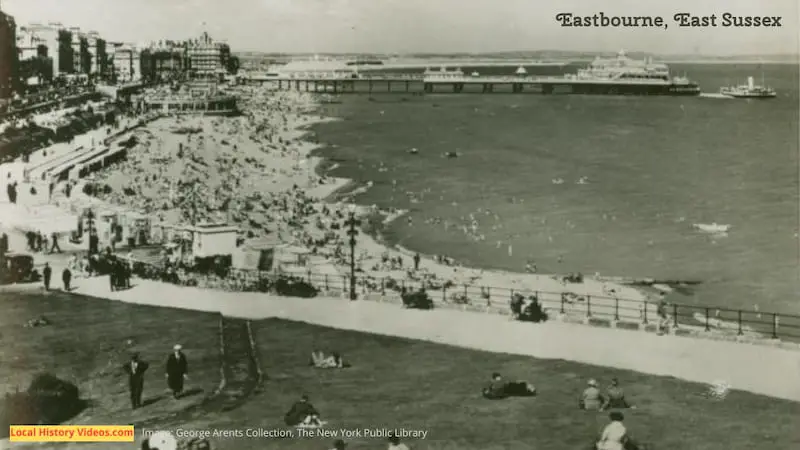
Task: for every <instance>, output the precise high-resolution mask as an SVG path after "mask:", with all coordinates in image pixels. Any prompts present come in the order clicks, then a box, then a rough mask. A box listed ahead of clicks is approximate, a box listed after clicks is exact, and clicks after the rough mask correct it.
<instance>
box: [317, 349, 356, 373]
mask: <svg viewBox="0 0 800 450" xmlns="http://www.w3.org/2000/svg"><path fill="white" fill-rule="evenodd" d="M311 365H312V366H314V367H316V368H318V369H344V368H345V367H350V365H349V364H347V363H345V362H344V359H342V355H340V354H339V353H336V352H333V353H331V355H330V356H327V357H326V356H325V353H323V352H311Z"/></svg>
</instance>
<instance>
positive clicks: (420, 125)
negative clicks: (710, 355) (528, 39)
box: [313, 64, 800, 314]
mask: <svg viewBox="0 0 800 450" xmlns="http://www.w3.org/2000/svg"><path fill="white" fill-rule="evenodd" d="M670 68H671V70H672V71H673V73H679V74H683V73H685V74H686V75H687V76H688V77H690V78H691V79H693V80H695V81H697V82H698V83H699V84H700V86H701V88H702V89H703V91H704V92H707V93H712V94H713V93H716V92H718V90H719V88H720V87H722V86H726V85H731V84H742V83H744V82H745V80H746V78H747V77H748V76H753V77H754V78H755V79H756V82H757V83H761V80H762V77H763V80H764V81H765V83H766V84H768V85H770V86H772V87H774V88H775V89H776V90H777V91H778V92H779V97H778V98H777V99H773V100H733V99H719V98H713V97H712V96H709V97H706V96H701V97H696V98H680V97H664V98H661V97H612V96H542V95H536V94H530V95H525V94H522V95H512V94H499V93H498V94H465V95H453V94H434V95H426V96H419V95H407V94H383V95H373V96H371V97H370V96H368V95H350V96H348V95H343V96H341V97H340V98H339V99H338V103H327V104H324V105H322V107H321V108H322V113H323V114H326V115H329V116H333V117H337V118H340V119H342V120H340V121H335V122H328V123H324V124H319V125H316V126H315V127H314V128H313V133H314V134H315V137H316V139H318V140H319V141H320V142H321V143H323V144H324V145H325V147H324V148H322V149H321V150H319V155H320V156H323V157H325V158H326V159H327V160H328V166H331V165H332V166H333V167H334V168H333V169H332V170H331V172H330V175H333V176H337V177H346V178H350V179H352V180H354V182H356V183H358V184H360V185H366V184H369V183H371V187H370V188H369V189H368V190H365V191H364V192H363V193H362V194H360V195H358V196H356V197H355V201H356V202H357V203H360V204H367V205H373V204H374V205H377V206H379V207H382V208H400V209H408V210H410V213H409V214H408V217H404V218H402V219H400V220H397V221H394V222H393V223H391V224H389V225H388V226H387V227H386V228H385V229H384V230H383V232H382V235H383V238H384V239H386V241H387V242H388V243H390V244H393V245H401V246H403V247H405V248H408V249H410V250H413V251H419V252H421V253H423V254H441V255H447V256H450V257H452V258H455V259H456V260H458V261H460V262H462V263H463V264H465V265H469V266H474V267H482V268H487V269H503V270H512V271H523V270H524V268H525V266H526V264H529V263H530V264H532V265H535V266H536V269H537V270H538V271H539V272H543V273H572V272H580V273H584V274H587V275H593V274H600V275H602V276H622V277H649V278H655V279H659V280H684V281H697V282H700V284H698V285H696V286H694V287H693V288H692V289H690V290H688V291H686V292H681V293H680V294H674V295H680V297H681V298H680V299H679V300H677V301H680V302H682V303H690V304H699V305H712V306H715V307H727V308H734V309H740V308H741V309H746V310H753V309H758V310H760V311H776V312H781V313H787V314H791V313H796V314H800V296H798V291H799V290H798V288H800V277H799V276H798V275H800V261H799V260H798V256H799V253H800V240H798V218H799V217H800V209H799V205H800V203H799V200H800V185H799V184H798V173H799V172H798V169H799V168H800V165H799V163H800V161H798V154H799V150H800V149H799V148H798V140H799V138H800V131H799V130H798V123H799V122H800V117H798V85H799V84H800V83H799V79H798V68H797V66H796V65H788V64H787V65H781V64H672V65H671V67H670ZM470 70H476V71H480V72H481V73H492V72H493V73H498V71H500V73H502V70H506V71H509V73H513V70H514V69H513V68H511V69H508V68H506V69H498V68H496V67H493V68H476V69H472V68H471V69H470ZM528 70H529V73H535V72H536V70H537V68H535V67H529V68H528ZM564 70H565V71H569V70H574V68H572V67H567V68H565V69H564ZM411 149H417V153H416V154H412V153H411V152H410V150H411ZM446 152H455V154H457V157H454V158H453V157H445V156H444V153H446ZM714 223H716V224H722V225H730V230H729V231H728V233H726V234H724V235H718V234H709V233H706V232H702V231H699V230H697V229H695V227H694V226H693V225H694V224H714Z"/></svg>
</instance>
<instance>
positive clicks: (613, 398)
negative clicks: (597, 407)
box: [601, 378, 636, 410]
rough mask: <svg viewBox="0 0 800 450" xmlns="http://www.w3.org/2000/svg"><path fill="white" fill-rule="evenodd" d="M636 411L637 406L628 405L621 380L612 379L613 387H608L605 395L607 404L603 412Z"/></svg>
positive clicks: (604, 404)
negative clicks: (608, 410)
mask: <svg viewBox="0 0 800 450" xmlns="http://www.w3.org/2000/svg"><path fill="white" fill-rule="evenodd" d="M626 408H630V409H636V407H635V406H633V405H631V404H630V403H628V401H627V400H625V392H624V391H623V390H622V388H621V387H619V380H618V379H616V378H612V379H611V386H609V387H608V390H607V391H606V395H605V402H604V403H603V408H602V409H601V410H606V409H626Z"/></svg>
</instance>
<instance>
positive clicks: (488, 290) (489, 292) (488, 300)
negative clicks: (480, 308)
mask: <svg viewBox="0 0 800 450" xmlns="http://www.w3.org/2000/svg"><path fill="white" fill-rule="evenodd" d="M486 306H492V287H491V286H486Z"/></svg>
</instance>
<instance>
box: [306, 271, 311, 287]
mask: <svg viewBox="0 0 800 450" xmlns="http://www.w3.org/2000/svg"><path fill="white" fill-rule="evenodd" d="M306 277H308V284H311V269H309V270H308V272H307V273H306Z"/></svg>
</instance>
